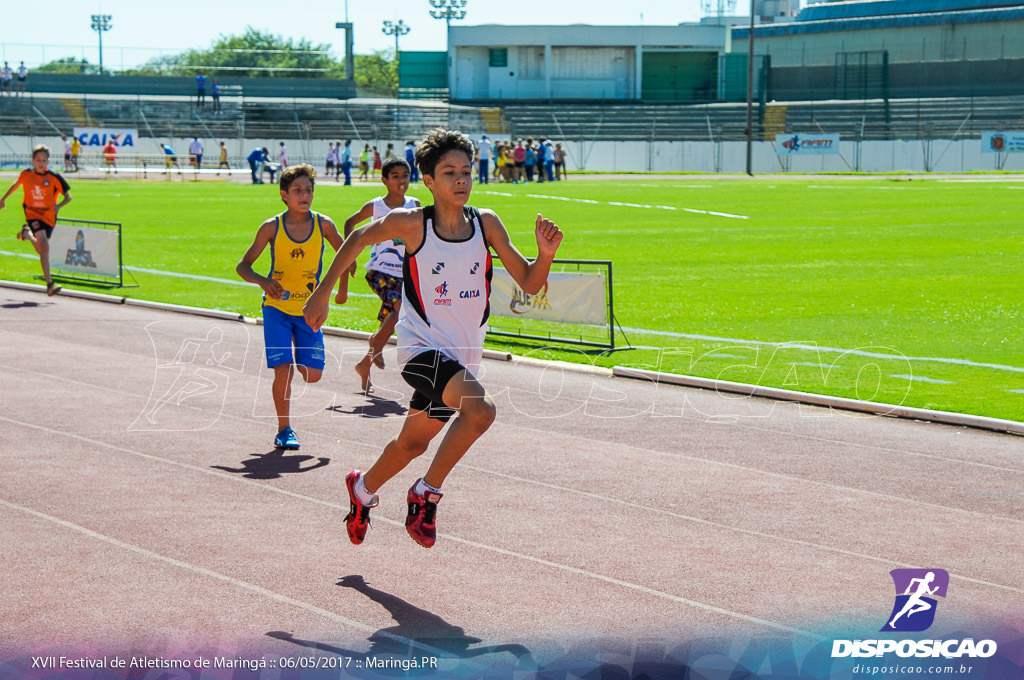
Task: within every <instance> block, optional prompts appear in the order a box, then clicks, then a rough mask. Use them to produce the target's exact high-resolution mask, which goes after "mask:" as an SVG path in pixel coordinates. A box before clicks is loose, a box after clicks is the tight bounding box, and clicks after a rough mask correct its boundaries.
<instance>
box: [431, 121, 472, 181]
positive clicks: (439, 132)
mask: <svg viewBox="0 0 1024 680" xmlns="http://www.w3.org/2000/svg"><path fill="white" fill-rule="evenodd" d="M449 151H462V152H463V153H465V154H466V155H467V156H469V161H470V163H472V162H473V154H474V152H475V147H474V146H473V142H472V141H471V140H470V139H469V137H467V136H466V135H464V134H462V133H461V132H459V131H458V130H444V129H442V128H436V129H434V130H431V131H430V133H429V134H428V135H427V138H426V139H424V140H423V141H422V142H421V143H420V145H419V146H418V147H416V165H417V166H419V169H420V172H422V173H423V174H424V175H430V176H431V177H433V176H434V168H436V167H437V163H438V161H440V160H441V156H443V155H445V154H446V153H448V152H449Z"/></svg>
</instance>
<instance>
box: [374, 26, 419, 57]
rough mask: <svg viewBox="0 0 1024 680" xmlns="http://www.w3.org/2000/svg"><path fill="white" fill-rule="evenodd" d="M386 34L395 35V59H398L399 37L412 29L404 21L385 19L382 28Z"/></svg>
mask: <svg viewBox="0 0 1024 680" xmlns="http://www.w3.org/2000/svg"><path fill="white" fill-rule="evenodd" d="M380 30H381V32H382V33H383V34H384V35H393V36H395V61H398V38H399V37H401V36H403V35H405V34H407V33H408V32H409V31H411V30H412V29H411V28H409V26H407V25H406V23H405V22H404V21H402V20H401V19H399V20H398V21H385V22H384V28H382V29H380Z"/></svg>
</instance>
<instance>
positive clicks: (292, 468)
mask: <svg viewBox="0 0 1024 680" xmlns="http://www.w3.org/2000/svg"><path fill="white" fill-rule="evenodd" d="M252 456H253V457H252V458H250V459H248V460H243V461H242V462H241V463H240V464H241V466H242V467H240V468H229V467H226V466H224V465H211V466H210V467H212V468H215V469H217V470H224V471H225V472H233V473H235V474H239V475H242V476H243V477H246V478H248V479H278V478H280V477H281V476H282V475H290V474H297V473H300V472H309V471H310V470H315V469H317V468H321V467H324V466H325V465H327V464H328V463H330V462H331V459H330V458H313V456H304V455H297V456H287V455H285V450H284V449H274V450H273V451H269V452H267V453H254V454H252ZM307 460H316V461H317V462H316V463H314V464H313V465H309V466H307V467H302V464H303V463H304V462H306V461H307Z"/></svg>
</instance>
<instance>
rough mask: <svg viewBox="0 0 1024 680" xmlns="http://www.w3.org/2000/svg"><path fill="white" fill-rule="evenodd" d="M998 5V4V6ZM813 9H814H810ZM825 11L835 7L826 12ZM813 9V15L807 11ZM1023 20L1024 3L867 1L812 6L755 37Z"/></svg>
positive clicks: (742, 31) (738, 32) (741, 31)
mask: <svg viewBox="0 0 1024 680" xmlns="http://www.w3.org/2000/svg"><path fill="white" fill-rule="evenodd" d="M996 5H998V6H996ZM811 10H814V11H813V12H811ZM826 10H832V11H831V12H830V11H826ZM808 12H810V14H808ZM1021 19H1024V2H1014V3H1006V2H999V3H997V2H994V0H865V1H863V2H847V3H831V4H828V5H812V6H811V7H808V8H806V9H804V10H803V11H802V12H800V14H799V16H797V18H796V21H793V22H790V23H784V24H768V25H761V26H755V27H754V36H755V37H758V38H760V37H769V36H785V35H800V34H807V33H832V32H836V31H856V30H864V29H879V28H903V27H907V26H933V25H939V24H968V23H983V22H995V21H1009V20H1021ZM749 33H750V29H749V28H734V29H733V31H732V37H733V39H734V40H738V39H746V38H747V37H748V35H749Z"/></svg>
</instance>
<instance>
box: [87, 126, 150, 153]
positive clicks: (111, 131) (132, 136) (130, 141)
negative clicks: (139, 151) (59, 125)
mask: <svg viewBox="0 0 1024 680" xmlns="http://www.w3.org/2000/svg"><path fill="white" fill-rule="evenodd" d="M72 133H73V134H74V135H75V138H76V139H78V141H79V142H80V143H81V144H82V146H83V147H85V148H86V149H87V150H88V149H90V147H95V148H98V149H102V148H103V147H105V146H106V145H107V142H113V143H114V146H116V147H118V148H121V147H131V148H135V140H136V139H138V138H139V131H138V130H137V129H135V128H80V127H76V128H74V129H73V130H72Z"/></svg>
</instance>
